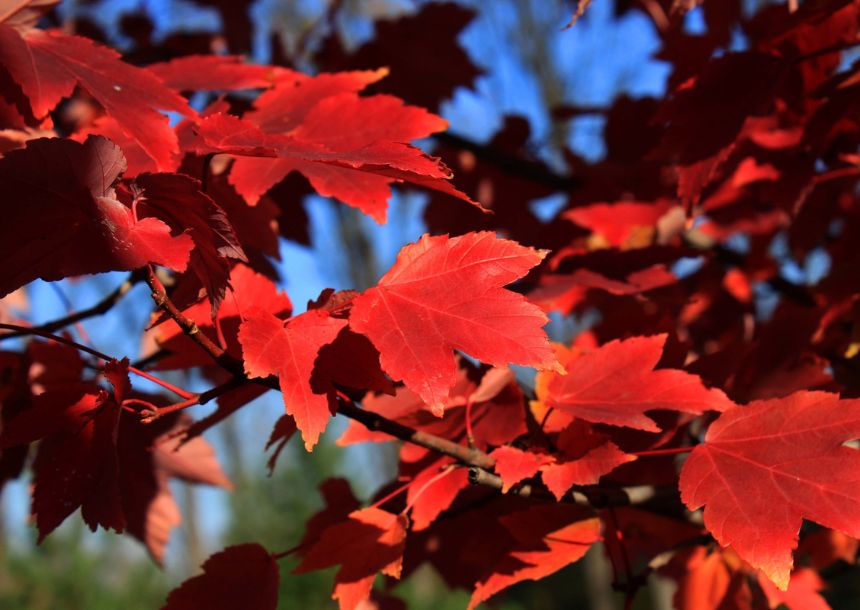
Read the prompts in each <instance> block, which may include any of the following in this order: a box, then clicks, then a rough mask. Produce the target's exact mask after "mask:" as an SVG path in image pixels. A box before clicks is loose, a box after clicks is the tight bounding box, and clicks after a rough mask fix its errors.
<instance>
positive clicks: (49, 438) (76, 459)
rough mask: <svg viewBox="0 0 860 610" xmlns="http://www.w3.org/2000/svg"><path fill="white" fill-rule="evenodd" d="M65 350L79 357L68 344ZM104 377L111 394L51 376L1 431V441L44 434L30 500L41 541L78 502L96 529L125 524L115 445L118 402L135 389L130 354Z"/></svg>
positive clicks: (15, 442)
mask: <svg viewBox="0 0 860 610" xmlns="http://www.w3.org/2000/svg"><path fill="white" fill-rule="evenodd" d="M51 351H54V350H51ZM62 353H66V354H71V355H72V356H73V357H75V358H77V354H75V353H74V352H73V351H71V350H70V348H65V347H64V348H63V350H62ZM78 361H79V360H78ZM106 377H107V379H108V380H109V381H110V382H111V384H112V386H113V393H112V394H108V392H106V391H105V390H102V389H99V388H98V387H97V386H87V385H85V384H82V383H81V382H80V381H79V380H78V379H73V380H69V381H66V380H62V381H61V380H58V379H54V380H51V381H49V382H48V384H49V385H48V387H47V389H46V390H45V392H44V393H42V394H39V395H37V396H35V397H34V398H33V400H32V404H31V406H30V407H29V408H28V409H26V410H24V411H22V412H21V413H20V415H18V416H17V417H15V418H13V419H12V420H11V421H9V422H8V423H7V424H6V426H5V427H4V429H3V433H2V435H0V446H3V447H11V446H15V445H21V444H26V443H30V442H33V441H36V440H40V439H41V442H40V443H39V450H38V453H37V454H36V460H35V462H34V464H33V470H34V473H35V475H34V487H33V505H32V513H33V515H34V517H35V520H36V526H37V528H38V530H39V541H40V542H41V541H42V540H44V538H45V536H47V535H48V534H50V533H51V532H52V531H53V530H54V529H56V527H57V526H58V525H60V523H62V522H63V521H64V520H65V519H66V517H68V516H69V515H70V514H71V513H72V512H74V511H75V510H76V509H77V508H78V507H80V508H81V515H82V517H83V519H84V521H85V522H86V523H87V524H88V525H89V526H90V528H91V529H92V530H94V531H95V529H96V527H97V526H98V525H102V526H103V527H105V529H114V530H116V531H117V532H120V531H122V530H123V529H125V526H126V521H125V515H124V513H123V510H122V506H121V497H120V492H119V463H118V460H117V454H116V450H115V447H116V441H117V431H118V426H119V414H120V408H119V407H120V404H121V403H122V401H123V400H124V399H125V397H126V395H127V393H128V392H129V391H130V389H131V386H130V384H129V382H128V360H123V361H122V362H117V361H111V362H109V363H108V364H107V366H106Z"/></svg>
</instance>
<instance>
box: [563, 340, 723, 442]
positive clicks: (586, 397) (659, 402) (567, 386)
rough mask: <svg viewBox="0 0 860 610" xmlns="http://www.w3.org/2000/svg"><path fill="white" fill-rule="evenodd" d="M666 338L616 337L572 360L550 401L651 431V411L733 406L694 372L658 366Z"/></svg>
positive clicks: (597, 418) (578, 413) (653, 425)
mask: <svg viewBox="0 0 860 610" xmlns="http://www.w3.org/2000/svg"><path fill="white" fill-rule="evenodd" d="M665 342H666V337H665V335H655V336H652V337H635V338H632V339H627V340H624V341H612V342H610V343H607V344H606V345H603V346H601V347H600V348H599V349H597V350H595V351H593V352H591V353H589V354H585V355H583V356H581V357H579V358H576V359H573V360H571V361H570V362H568V364H567V373H568V374H567V375H563V376H562V375H559V376H557V377H556V378H555V379H553V380H552V381H550V383H549V393H548V396H547V398H546V403H547V404H548V405H550V406H552V407H555V408H556V409H560V410H562V411H565V412H567V413H570V414H571V415H574V416H575V417H579V418H581V419H584V420H586V421H590V422H594V423H604V424H611V425H613V426H627V427H629V428H635V429H637V430H645V431H648V432H657V431H659V428H658V426H657V424H656V423H655V422H654V420H653V419H651V418H650V417H649V416H648V415H646V413H647V412H649V411H655V410H670V411H681V412H683V413H693V414H700V413H704V412H705V411H724V410H726V409H727V408H729V407H730V406H732V402H731V401H730V400H729V399H728V398H726V396H725V394H723V393H722V392H721V391H720V390H717V389H708V388H706V387H705V386H704V385H703V384H702V381H701V380H700V379H699V378H698V377H696V376H695V375H691V374H689V373H686V372H684V371H677V370H671V369H658V370H654V367H655V366H657V363H658V362H659V360H660V357H661V356H662V354H663V345H664V343H665Z"/></svg>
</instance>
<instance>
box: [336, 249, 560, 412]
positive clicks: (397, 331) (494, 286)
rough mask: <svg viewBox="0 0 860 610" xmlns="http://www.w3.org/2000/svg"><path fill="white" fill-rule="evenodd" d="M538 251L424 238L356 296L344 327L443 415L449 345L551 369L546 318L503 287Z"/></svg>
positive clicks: (494, 359) (449, 377) (495, 360)
mask: <svg viewBox="0 0 860 610" xmlns="http://www.w3.org/2000/svg"><path fill="white" fill-rule="evenodd" d="M544 255H545V253H544V252H541V251H538V250H533V249H531V248H526V247H524V246H520V245H519V244H517V243H516V242H512V241H508V240H504V239H499V238H497V237H495V236H494V235H493V234H491V233H470V234H467V235H464V236H462V237H454V238H448V237H447V236H440V237H430V236H427V235H425V236H424V237H422V238H421V240H420V241H418V242H417V243H415V244H411V245H408V246H406V247H405V248H403V249H402V250H401V251H400V253H399V254H398V256H397V261H396V262H395V263H394V265H393V266H392V267H391V269H389V271H388V272H387V273H386V274H385V275H384V276H383V277H382V279H380V280H379V283H378V284H377V285H376V287H374V288H371V289H369V290H367V291H365V292H364V293H363V294H362V295H360V296H358V297H356V299H355V300H354V301H353V304H352V310H351V312H350V319H349V324H350V326H351V327H352V329H353V330H355V331H356V332H358V333H361V334H363V335H366V336H367V337H368V338H369V339H370V340H371V342H372V343H373V344H374V345H375V346H376V349H378V350H379V353H380V362H381V364H382V368H383V369H384V370H385V371H386V372H387V373H388V374H389V375H391V376H392V377H393V378H395V379H402V380H403V382H404V383H405V384H406V387H408V388H409V389H411V390H412V391H413V392H415V393H416V394H417V395H418V396H420V397H421V399H422V400H423V401H424V402H426V403H427V404H428V405H430V406H431V407H432V408H433V409H434V410H436V411H438V412H439V413H441V411H442V409H443V408H444V405H445V401H446V399H447V397H448V393H449V392H450V390H451V388H452V387H453V386H454V384H455V383H456V376H457V366H456V361H455V359H454V356H453V353H452V352H453V350H454V349H458V350H461V351H463V352H465V353H467V354H469V355H470V356H473V357H475V358H477V359H479V360H481V361H483V362H487V363H489V364H493V365H496V366H504V365H507V364H508V363H509V362H513V363H515V364H523V365H533V366H538V367H540V368H551V367H553V366H557V364H556V362H555V356H554V354H553V351H552V348H551V347H550V345H549V342H548V341H547V338H546V335H545V334H544V332H543V330H542V329H541V327H542V326H543V325H544V324H545V323H546V321H547V318H546V316H544V314H543V313H542V312H541V311H540V310H539V309H538V308H537V307H536V306H534V305H532V304H530V303H528V302H527V301H526V300H525V298H523V297H522V296H521V295H518V294H515V293H513V292H510V291H508V290H504V289H503V288H502V286H504V285H505V284H509V283H511V282H513V281H514V280H516V279H519V278H520V277H522V276H523V275H525V274H526V273H527V272H528V270H529V269H531V268H532V267H534V266H535V265H537V264H538V263H540V261H541V260H542V259H543V257H544Z"/></svg>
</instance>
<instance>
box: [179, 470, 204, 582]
mask: <svg viewBox="0 0 860 610" xmlns="http://www.w3.org/2000/svg"><path fill="white" fill-rule="evenodd" d="M182 507H183V511H182V531H183V537H184V541H185V565H184V566H183V567H184V568H185V573H186V574H195V573H197V572H198V571H199V570H200V564H202V563H203V561H204V560H205V559H206V553H205V552H204V551H203V545H202V544H201V538H200V524H199V522H198V519H197V518H198V514H197V490H196V489H195V488H194V486H193V485H187V484H186V485H183V486H182Z"/></svg>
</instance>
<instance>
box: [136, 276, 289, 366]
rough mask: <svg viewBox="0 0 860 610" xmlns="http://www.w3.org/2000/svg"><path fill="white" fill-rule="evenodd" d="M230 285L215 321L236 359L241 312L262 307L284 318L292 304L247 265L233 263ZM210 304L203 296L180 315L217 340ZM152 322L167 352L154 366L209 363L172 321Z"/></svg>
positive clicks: (153, 333) (201, 351) (203, 364)
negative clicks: (202, 298) (230, 288)
mask: <svg viewBox="0 0 860 610" xmlns="http://www.w3.org/2000/svg"><path fill="white" fill-rule="evenodd" d="M230 285H231V286H232V289H233V295H232V297H231V298H229V299H226V300H225V301H224V302H223V303H222V305H221V307H220V308H219V309H218V315H217V317H216V320H215V321H216V322H217V324H218V327H219V328H220V331H221V336H222V337H223V340H224V343H225V345H224V347H225V348H226V350H227V352H228V353H230V354H231V355H233V356H236V357H237V358H239V357H241V355H242V348H241V345H240V344H239V339H238V333H239V325H240V323H241V317H242V314H243V313H245V312H248V311H251V310H252V309H254V308H257V309H265V310H266V311H267V312H269V313H270V314H272V315H274V316H277V317H279V318H286V317H288V316H289V315H290V313H291V312H292V309H293V304H292V302H291V301H290V298H289V297H288V296H287V295H286V294H285V293H283V292H281V291H279V290H278V288H277V286H275V283H274V282H273V281H272V280H270V279H269V278H267V277H266V276H264V275H261V274H259V273H257V272H255V271H254V270H253V269H251V268H250V267H248V266H246V265H236V266H234V267H233V269H231V270H230ZM211 307H212V305H211V303H210V302H209V300H208V299H206V300H204V301H201V302H199V303H196V304H194V305H191V306H190V307H188V308H187V309H185V310H183V312H182V314H183V315H184V316H186V317H188V318H190V319H191V320H194V322H195V323H196V324H197V327H198V328H199V329H200V332H202V333H204V334H205V335H206V336H208V337H209V338H210V339H211V340H212V341H216V342H217V341H218V340H219V339H218V333H217V332H216V330H215V326H214V324H213V321H212V317H211ZM153 325H155V328H154V329H153V330H152V331H151V332H152V337H153V339H154V340H155V342H156V343H157V344H158V345H159V346H160V347H162V348H163V349H165V350H167V351H168V352H170V353H169V354H168V355H167V356H165V357H164V358H161V359H159V360H158V362H157V363H156V364H155V365H154V368H156V369H167V370H171V369H185V368H190V367H193V366H203V367H207V366H210V367H211V366H212V359H211V358H210V357H209V355H208V354H206V353H205V352H204V351H203V350H201V349H200V347H199V346H198V345H197V344H196V343H195V342H194V340H193V339H191V338H190V337H188V335H186V334H185V333H184V332H183V331H182V329H181V328H180V327H179V325H178V324H177V323H176V322H175V321H173V320H171V319H167V320H164V321H163V322H161V323H159V322H158V321H155V322H153Z"/></svg>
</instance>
